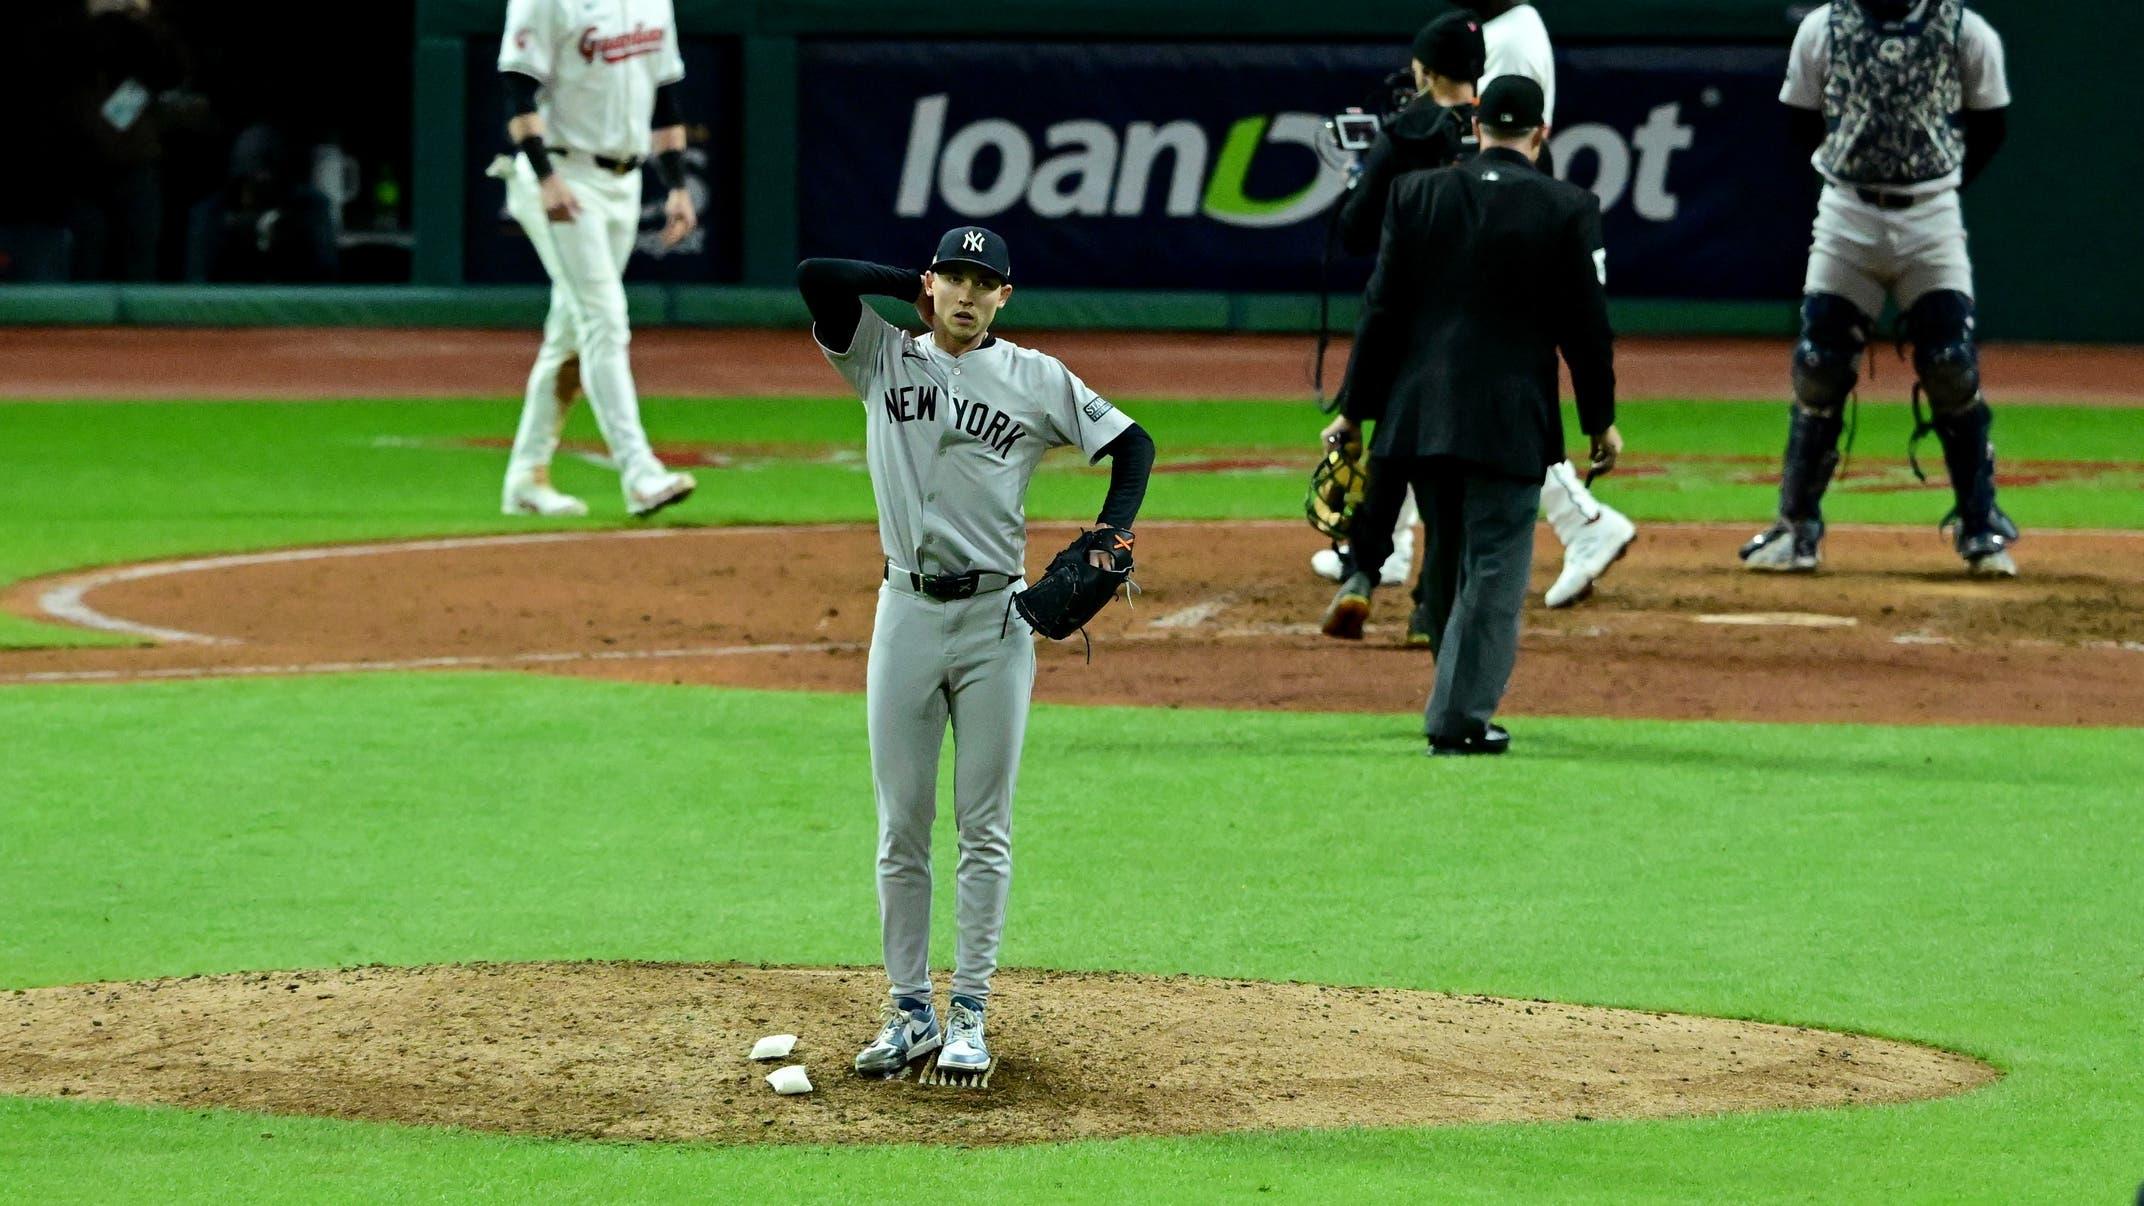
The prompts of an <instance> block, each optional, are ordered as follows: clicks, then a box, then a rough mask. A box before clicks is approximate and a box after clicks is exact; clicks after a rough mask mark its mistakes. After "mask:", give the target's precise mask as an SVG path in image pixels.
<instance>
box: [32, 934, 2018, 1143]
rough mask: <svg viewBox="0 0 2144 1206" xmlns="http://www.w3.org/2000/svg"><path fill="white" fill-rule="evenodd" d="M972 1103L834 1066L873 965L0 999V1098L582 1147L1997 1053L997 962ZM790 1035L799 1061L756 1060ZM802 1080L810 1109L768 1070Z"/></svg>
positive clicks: (1638, 1100)
mask: <svg viewBox="0 0 2144 1206" xmlns="http://www.w3.org/2000/svg"><path fill="white" fill-rule="evenodd" d="M995 989H996V991H995V994H994V1000H993V1005H992V1007H991V1038H992V1046H993V1047H994V1048H995V1050H996V1052H997V1054H998V1056H999V1065H998V1069H997V1072H996V1074H995V1075H994V1076H993V1077H992V1080H991V1084H990V1087H989V1088H988V1089H955V1088H934V1087H926V1086H923V1085H919V1084H916V1083H914V1082H913V1081H879V1080H864V1079H861V1078H859V1077H857V1076H855V1075H854V1074H853V1073H852V1072H851V1071H850V1069H849V1061H850V1060H851V1058H853V1056H854V1054H855V1051H856V1049H857V1047H859V1046H861V1045H862V1043H863V1042H864V1041H865V1040H866V1039H868V1038H869V1037H870V1035H871V1033H872V1031H873V1029H874V1021H873V1019H874V1018H875V1016H876V1010H877V1008H878V1005H879V1003H880V1002H881V1001H882V1000H883V993H884V991H885V990H884V977H883V975H882V973H880V972H879V971H878V970H877V969H875V968H873V969H864V968H797V967H746V966H739V965H686V964H656V963H525V964H456V965H447V966H434V967H414V968H395V967H363V968H355V969H348V970H341V971H299V972H247V973H242V974H235V975H222V976H199V977H188V978H185V979H170V980H150V981H144V982H138V983H116V984H88V985H71V986H66V987H56V988H38V989H29V990H24V991H15V992H9V993H0V1093H5V1094H21V1095H29V1096H39V1097H67V1098H75V1099H87V1100H99V1101H119V1102H130V1103H136V1104H152V1103H153V1104H165V1105H174V1106H183V1107H188V1108H203V1107H225V1108H232V1109H245V1110H260V1111H265V1112H269V1113H278V1114H308V1115H319V1116H325V1117H331V1118H343V1119H356V1120H364V1121H373V1122H398V1123H410V1124H419V1125H433V1126H460V1127H469V1128H474V1129H477V1130H485V1131H503V1132H515V1133H524V1134H534V1135H545V1136H554V1137H565V1138H582V1139H633V1140H643V1139H644V1140H685V1141H694V1142H711V1143H766V1142H776V1143H954V1144H975V1145H981V1144H1005V1143H1030V1142H1043V1141H1056V1140H1068V1139H1090V1138H1108V1137H1115V1136H1124V1135H1142V1134H1144V1135H1161V1134H1193V1133H1200V1132H1209V1131H1237V1130H1267V1129H1276V1128H1317V1127H1343V1126H1429V1125H1438V1124H1448V1123H1461V1122H1523V1121H1549V1120H1570V1119H1607V1118H1668V1117H1680V1116H1690V1115H1702V1114H1716V1113H1722V1112H1729V1111H1741V1110H1776V1109H1806V1108H1814V1107H1824V1106H1844V1105H1876V1104H1884V1103H1892V1102H1903V1101H1912V1100H1918V1099H1923V1098H1930V1097H1939V1096H1943V1095H1946V1094H1952V1093H1961V1092H1965V1091H1967V1090H1970V1089H1973V1088H1976V1087H1978V1086H1980V1085H1983V1084H1986V1083H1988V1082H1990V1081H1992V1080H1994V1079H1995V1076H1996V1074H1995V1072H1994V1070H1993V1069H1991V1068H1989V1067H1988V1066H1986V1065H1985V1064H1982V1063H1979V1062H1978V1061H1975V1060H1972V1059H1969V1058H1967V1057H1965V1056H1961V1055H1955V1054H1951V1053H1949V1052H1944V1051H1938V1050H1934V1049H1931V1048H1927V1047H1920V1046H1915V1045H1912V1044H1908V1043H1900V1042H1893V1041H1888V1040H1881V1039H1873V1038H1867V1037H1863V1036H1858V1035H1845V1034H1838V1033H1832V1032H1826V1031H1820V1030H1807V1029H1800V1028H1795V1027H1787V1026H1773V1025H1764V1024H1759V1023H1752V1022H1737V1021H1728V1020H1725V1019H1717V1018H1702V1017H1690V1016H1684V1015H1677V1014H1658V1013H1642V1012H1637V1011H1632V1010H1619V1009H1600V1008H1590V1007H1584V1006H1575V1005H1562V1004H1555V1003H1551V1002H1544V1001H1517V1000H1505V999H1501V998H1496V997H1479V996H1468V997H1459V996H1447V995H1443V994H1438V993H1430V992H1415V991H1404V990H1399V989H1389V988H1339V987H1330V986H1325V985H1316V984H1275V983H1261V982H1253V981H1242V980H1211V979H1198V978H1193V977H1189V976H1174V977H1147V976H1133V975H1122V974H1116V973H1083V972H1041V971H1025V970H1008V971H1005V972H1002V973H1000V975H999V977H998V979H997V983H996V985H995ZM770 1033H794V1034H797V1035H799V1036H800V1042H799V1044H798V1046H797V1049H796V1051H795V1052H794V1053H793V1054H792V1055H791V1056H790V1057H789V1059H787V1060H781V1061H772V1062H769V1063H765V1064H755V1063H753V1062H751V1061H750V1060H749V1059H748V1058H747V1053H748V1052H749V1050H750V1048H751V1046H752V1043H753V1041H754V1040H755V1039H757V1038H758V1037H759V1036H761V1035H765V1034H770ZM786 1063H801V1064H803V1065H804V1066H805V1067H806V1068H807V1069H808V1070H809V1072H810V1075H811V1079H812V1081H813V1084H814V1086H815V1091H814V1092H812V1093H811V1094H810V1095H809V1096H803V1097H778V1096H776V1095H775V1094H774V1093H773V1092H772V1090H770V1089H769V1088H768V1086H767V1085H766V1083H765V1082H764V1081H763V1079H762V1077H763V1076H764V1075H765V1074H766V1073H767V1072H769V1071H771V1070H773V1069H774V1068H776V1067H780V1066H782V1065H783V1064H786Z"/></svg>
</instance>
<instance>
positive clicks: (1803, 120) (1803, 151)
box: [1787, 105, 1830, 163]
mask: <svg viewBox="0 0 2144 1206" xmlns="http://www.w3.org/2000/svg"><path fill="white" fill-rule="evenodd" d="M1829 133H1830V131H1829V130H1828V129H1826V128H1825V126H1824V115H1823V114H1822V113H1820V112H1818V111H1817V110H1815V109H1800V108H1796V107H1795V106H1793V105H1788V106H1787V147H1788V149H1789V150H1791V151H1793V153H1794V158H1795V161H1796V162H1798V163H1807V162H1809V157H1810V156H1811V155H1814V154H1816V149H1817V148H1818V147H1820V146H1823V145H1824V138H1825V136H1826V135H1828V134H1829Z"/></svg>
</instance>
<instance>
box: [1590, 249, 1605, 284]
mask: <svg viewBox="0 0 2144 1206" xmlns="http://www.w3.org/2000/svg"><path fill="white" fill-rule="evenodd" d="M1593 275H1595V276H1597V277H1599V278H1601V284H1603V285H1605V284H1607V283H1608V249H1607V248H1606V247H1602V248H1600V249H1598V250H1596V251H1595V252H1594V253H1593Z"/></svg>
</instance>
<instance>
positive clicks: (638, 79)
mask: <svg viewBox="0 0 2144 1206" xmlns="http://www.w3.org/2000/svg"><path fill="white" fill-rule="evenodd" d="M499 70H501V71H512V72H515V73H517V74H520V75H525V76H528V77H529V78H531V79H533V80H535V81H536V82H537V83H538V84H541V85H542V86H543V88H542V91H540V92H538V93H537V96H536V102H537V112H538V113H540V114H542V115H543V120H544V136H545V140H546V141H547V142H549V143H550V144H551V145H552V146H560V147H567V148H570V149H572V150H575V151H579V152H581V153H582V154H593V155H609V156H611V157H613V158H618V159H625V158H629V157H631V156H634V155H644V154H646V153H647V151H648V125H649V121H650V119H651V118H653V117H654V115H655V90H656V88H658V87H660V86H661V85H663V84H671V83H676V82H677V81H678V80H681V79H683V78H685V60H684V57H683V55H682V53H681V52H680V51H679V49H678V42H677V15H676V13H675V12H674V11H673V10H672V8H671V0H507V4H506V32H505V35H504V37H503V38H502V39H501V41H500V45H499Z"/></svg>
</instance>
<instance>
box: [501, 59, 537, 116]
mask: <svg viewBox="0 0 2144 1206" xmlns="http://www.w3.org/2000/svg"><path fill="white" fill-rule="evenodd" d="M499 82H500V83H502V84H504V85H506V120H508V121H512V120H514V119H515V118H517V117H520V116H522V115H524V114H528V113H534V112H536V90H537V89H539V88H541V87H543V85H542V84H539V83H537V82H536V79H535V77H534V76H527V75H523V74H521V73H520V72H518V71H502V72H500V73H499Z"/></svg>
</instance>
